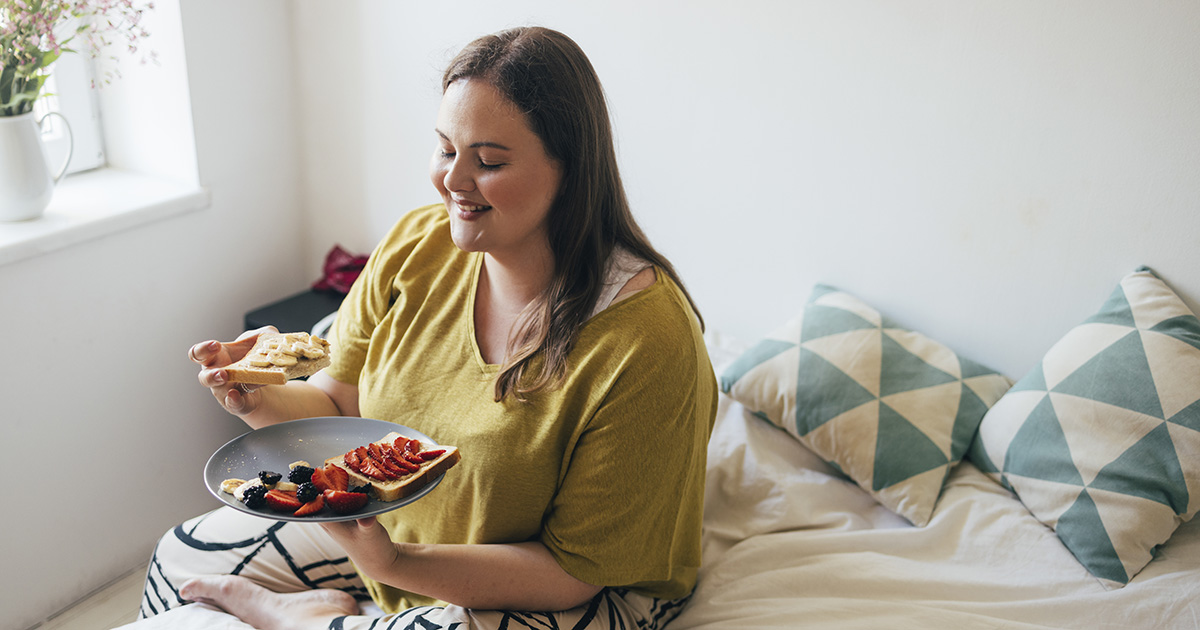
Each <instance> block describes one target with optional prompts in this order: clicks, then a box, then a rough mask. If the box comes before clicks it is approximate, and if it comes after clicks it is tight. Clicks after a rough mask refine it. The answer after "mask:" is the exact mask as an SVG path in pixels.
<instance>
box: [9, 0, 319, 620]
mask: <svg viewBox="0 0 1200 630" xmlns="http://www.w3.org/2000/svg"><path fill="white" fill-rule="evenodd" d="M161 4H164V5H169V4H170V2H164V3H161ZM182 14H183V31H184V36H185V40H186V51H185V52H186V57H187V62H188V67H189V70H190V73H189V74H190V94H191V115H192V118H193V121H194V126H195V145H196V146H195V149H196V150H195V153H196V158H195V159H196V162H197V164H198V167H199V180H200V183H201V184H202V185H204V186H206V187H208V188H209V190H210V191H211V195H212V205H211V207H209V208H207V209H204V210H201V211H198V212H194V213H191V214H187V215H184V216H180V217H175V218H171V219H167V220H163V221H160V222H156V223H152V224H149V225H145V226H142V227H139V228H135V229H131V230H129V231H126V232H123V233H120V234H117V235H113V236H109V237H104V238H101V239H99V240H93V241H89V242H86V243H82V244H79V245H75V246H71V247H69V248H67V249H63V250H60V251H56V252H53V253H50V254H46V255H42V256H39V257H36V258H30V259H26V260H24V261H21V262H18V263H13V264H9V265H4V266H0V327H2V328H3V335H4V339H5V341H4V347H5V352H6V355H7V356H8V357H9V358H8V359H7V360H5V361H3V362H0V393H2V395H0V450H2V452H3V454H4V461H5V466H4V469H5V471H6V472H5V473H4V475H3V476H4V478H5V482H4V483H3V484H2V487H3V489H2V490H0V504H2V505H3V506H4V508H3V513H4V518H3V523H2V524H0V530H2V534H0V549H2V553H0V558H3V565H4V567H5V569H4V571H2V572H0V628H5V629H9V628H13V629H17V630H21V629H24V628H27V627H29V626H30V625H32V624H34V623H36V622H38V621H40V620H41V619H43V618H44V617H45V616H46V615H48V614H50V613H52V612H54V611H56V610H58V609H59V608H61V607H63V606H65V605H67V604H70V603H71V602H73V601H75V600H76V599H78V598H79V597H81V596H83V595H85V594H86V593H88V592H90V591H91V590H93V589H95V588H97V587H99V586H101V585H102V584H104V583H105V582H107V581H109V580H111V579H114V578H115V577H117V576H119V575H121V574H123V573H124V572H126V571H128V570H129V569H131V568H133V567H135V566H141V565H144V564H146V563H147V561H148V560H149V556H150V552H151V549H152V547H153V544H154V542H155V541H156V540H157V539H158V536H159V535H160V534H161V533H163V532H165V531H166V530H167V529H168V528H169V527H171V526H173V525H175V524H177V523H179V522H182V521H183V520H185V519H186V518H189V517H191V516H194V515H196V514H199V513H200V512H202V511H205V510H207V509H210V508H211V507H215V506H216V505H217V504H216V500H215V499H213V498H212V497H211V496H210V495H209V494H208V493H207V491H206V490H205V489H204V486H203V483H202V481H201V471H202V469H203V465H204V462H205V461H206V460H207V458H208V456H209V455H210V454H211V453H212V452H213V451H214V450H216V448H217V447H218V446H220V445H221V444H223V443H224V442H225V441H227V440H229V439H231V438H232V437H234V436H236V435H238V434H240V433H242V432H244V431H245V428H244V425H242V424H241V422H240V421H238V420H236V419H235V418H232V417H231V416H228V415H227V414H225V413H224V412H221V411H220V410H219V408H218V407H217V406H216V404H215V403H214V402H213V401H212V398H211V396H209V395H208V393H207V391H206V390H203V389H201V388H200V387H199V386H198V384H197V383H196V370H195V369H194V368H193V366H192V365H191V363H190V362H189V361H188V360H187V358H186V355H185V353H186V351H187V348H188V346H189V345H191V344H192V343H194V342H196V341H200V340H203V339H208V338H212V337H220V338H230V337H232V336H233V335H235V334H236V333H237V332H239V331H240V326H241V317H242V314H243V313H244V312H246V311H247V310H249V309H251V308H253V307H255V306H259V305H261V304H263V303H264V302H267V301H270V300H274V299H277V298H280V297H283V296H285V295H288V294H290V293H293V292H295V291H297V290H300V289H302V288H304V286H305V285H306V284H307V283H308V282H311V281H312V280H314V279H316V277H317V276H318V275H319V269H318V268H308V267H306V266H305V265H304V264H303V263H300V262H297V252H302V251H303V246H302V245H296V243H299V242H301V241H302V239H303V226H302V225H301V224H300V222H299V221H298V216H299V215H298V208H299V205H300V202H299V199H300V193H301V187H300V185H299V180H298V173H299V167H298V160H297V157H296V155H297V153H298V140H297V137H296V132H297V129H298V125H297V121H296V114H295V110H294V99H293V92H294V86H293V84H294V75H293V63H292V57H291V33H290V30H289V28H288V19H287V16H288V9H287V6H286V4H285V3H284V2H282V1H279V0H276V1H270V2H268V1H261V2H253V3H245V2H239V1H236V0H221V1H214V0H203V1H194V0H185V1H184V3H183V6H182ZM233 18H236V19H233ZM152 28H153V27H152ZM174 28H175V29H179V22H178V20H177V21H176V22H175V23H174ZM154 72H155V70H154V68H153V67H150V68H146V69H144V70H142V71H139V70H136V69H134V68H127V69H126V72H125V74H126V78H127V79H129V80H157V81H170V80H173V79H171V78H170V77H169V76H163V77H155V75H154ZM135 75H143V76H141V77H137V76H135ZM154 115H155V114H154V112H149V113H148V116H154ZM172 115H175V114H172ZM268 236H272V237H276V236H277V237H278V238H279V242H274V241H273V239H272V238H267V237H268ZM300 257H301V258H302V257H303V256H302V254H301V255H300Z"/></svg>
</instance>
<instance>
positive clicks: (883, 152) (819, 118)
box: [297, 0, 1200, 376]
mask: <svg viewBox="0 0 1200 630" xmlns="http://www.w3.org/2000/svg"><path fill="white" fill-rule="evenodd" d="M297 6H298V9H299V10H298V12H297V24H298V33H300V34H301V38H302V40H303V41H305V42H306V45H304V46H302V47H299V48H298V50H297V53H298V61H299V62H300V64H301V67H302V68H304V71H303V72H302V73H301V80H300V86H301V91H300V97H301V98H300V100H301V102H302V103H320V102H321V101H322V99H323V98H326V97H327V96H328V94H327V87H328V83H327V82H326V81H322V80H320V79H319V77H323V76H328V75H332V74H335V71H336V69H339V68H344V67H345V66H344V64H343V61H344V60H345V59H346V58H347V57H348V58H351V59H354V60H356V61H358V62H360V63H361V66H359V67H356V68H354V69H353V70H350V71H349V72H347V73H346V74H344V75H339V76H342V77H343V78H345V79H347V80H348V82H349V83H348V84H345V88H346V89H345V90H344V91H345V92H348V93H350V94H354V95H356V96H359V98H357V99H355V102H353V103H352V104H351V105H350V107H349V108H348V109H347V110H346V111H347V113H348V116H347V117H346V118H344V119H341V120H339V121H338V122H337V123H336V124H337V125H339V128H338V130H337V134H338V137H339V140H338V141H335V140H334V139H332V138H329V137H326V136H324V135H323V134H324V132H319V133H322V137H321V140H322V145H321V147H322V150H321V151H320V152H311V151H310V152H308V153H306V156H305V166H306V168H308V169H309V170H308V171H307V175H308V176H307V178H306V181H307V182H308V183H309V185H310V192H309V194H307V195H306V199H337V198H343V199H345V200H346V201H347V203H346V204H345V205H336V204H331V205H328V206H324V207H310V208H309V211H310V216H311V218H312V220H313V225H314V227H315V233H319V234H329V235H333V236H335V237H336V239H337V240H339V241H341V242H345V243H347V244H352V245H354V246H356V247H359V248H363V249H366V248H369V247H370V246H371V245H372V244H373V243H374V242H375V240H376V239H378V238H379V237H380V236H382V234H383V231H384V230H385V229H386V227H387V226H388V225H390V224H391V222H392V221H393V220H395V218H396V217H397V216H398V215H399V214H401V213H402V212H404V211H406V210H408V209H410V208H412V207H415V206H417V205H420V204H424V203H429V202H432V201H436V200H437V198H436V196H435V195H434V193H433V189H432V188H431V186H430V184H429V182H428V178H427V176H426V172H427V166H426V165H427V162H428V156H429V155H430V153H431V152H432V150H433V146H434V145H433V132H432V127H433V121H434V112H435V110H436V106H437V99H438V89H437V82H438V78H439V76H440V70H441V68H442V67H443V66H444V65H445V62H446V61H447V60H448V59H449V57H450V56H451V55H452V54H453V52H454V51H456V50H457V49H458V48H459V47H461V46H462V45H463V44H465V43H466V42H468V41H469V40H470V39H472V38H473V37H475V36H477V35H479V34H483V33H487V32H492V31H495V30H499V29H501V28H505V27H508V26H514V25H521V24H530V23H535V24H541V25H545V26H549V27H553V28H558V29H560V30H563V31H565V32H567V33H568V34H569V35H571V36H572V37H573V38H574V39H576V41H578V42H579V43H580V45H581V46H582V47H583V48H584V50H585V51H587V52H588V54H589V56H590V57H591V59H592V62H593V64H594V65H595V66H596V68H597V70H598V71H599V73H600V76H601V79H602V80H603V82H604V84H605V87H606V90H607V92H608V95H609V97H610V104H611V107H612V110H613V115H614V118H615V122H616V127H617V130H618V133H619V135H620V137H619V150H620V157H621V161H622V168H623V174H624V177H625V181H626V184H627V186H628V189H629V193H630V196H631V198H632V201H633V203H634V209H635V213H636V214H637V216H638V217H639V219H640V221H641V222H642V224H643V227H644V228H646V230H647V231H648V233H649V234H650V236H651V238H652V239H653V240H654V241H655V243H656V244H657V245H658V246H659V247H660V248H661V249H662V250H664V252H665V253H666V254H667V255H668V256H670V257H671V258H672V259H673V260H674V261H675V262H676V264H677V265H678V267H679V269H680V271H681V273H682V274H683V276H684V279H685V281H687V282H688V284H689V286H690V288H691V290H692V291H693V293H694V294H695V297H696V298H697V300H698V301H699V303H700V305H701V308H702V310H703V312H704V314H705V316H706V318H707V319H708V322H709V324H710V326H712V327H713V328H716V329H719V330H723V331H727V332H732V333H735V334H736V335H738V336H739V337H744V338H746V339H747V340H750V339H753V338H755V337H757V336H758V335H760V334H762V333H764V332H766V331H768V330H769V329H771V328H773V327H774V326H775V325H777V324H778V323H780V322H782V321H783V319H785V318H786V317H788V316H790V315H791V314H792V313H794V312H795V311H797V310H798V309H799V308H800V306H801V304H802V303H803V301H804V300H805V299H806V297H807V294H808V291H809V289H810V288H811V286H812V285H813V284H814V283H816V282H826V283H833V284H836V285H838V286H840V287H841V288H843V289H845V290H848V291H850V292H852V293H856V294H858V295H859V296H860V297H861V298H863V299H864V300H866V301H868V302H870V303H872V304H874V305H875V306H876V307H878V308H880V309H882V310H883V311H884V312H885V313H888V314H890V315H891V316H892V317H893V318H894V319H896V320H899V321H900V322H902V323H905V324H908V325H910V326H913V327H915V328H917V329H918V330H921V331H923V332H926V333H928V334H930V335H932V336H934V337H936V338H938V339H941V340H942V341H944V342H945V343H948V344H950V345H951V346H952V347H954V348H956V349H958V350H960V351H961V352H963V353H964V354H967V355H968V356H971V357H973V358H975V359H977V360H978V361H981V362H984V363H987V364H990V365H992V366H993V367H995V368H997V369H1000V370H1002V371H1004V372H1006V373H1008V374H1009V375H1012V376H1020V375H1021V374H1023V373H1024V371H1025V370H1026V369H1028V368H1029V367H1030V366H1031V365H1032V363H1033V362H1034V361H1035V360H1036V359H1037V358H1038V357H1040V354H1041V353H1042V352H1043V351H1044V350H1045V349H1046V348H1048V347H1049V345H1050V344H1051V343H1052V342H1053V341H1054V340H1056V339H1057V338H1058V337H1059V336H1060V335H1061V334H1062V333H1063V332H1064V331H1065V330H1066V329H1067V328H1069V327H1070V326H1071V325H1073V324H1074V323H1076V322H1077V321H1079V320H1080V319H1082V318H1084V317H1086V316H1088V315H1090V314H1091V312H1092V311H1093V310H1094V309H1096V308H1098V307H1099V305H1100V304H1101V303H1102V302H1103V301H1104V299H1105V298H1107V296H1108V294H1109V293H1110V292H1111V290H1112V289H1113V287H1114V286H1115V285H1116V282H1117V281H1118V280H1119V279H1120V277H1121V276H1122V275H1124V274H1125V273H1126V272H1128V271H1130V270H1132V269H1133V268H1134V267H1136V266H1138V265H1141V264H1148V265H1151V266H1152V267H1154V268H1156V269H1157V270H1158V271H1159V273H1160V274H1161V275H1163V276H1164V277H1165V278H1166V280H1167V281H1168V282H1170V283H1171V284H1172V285H1173V286H1174V287H1175V288H1176V289H1177V290H1179V291H1181V292H1182V293H1184V294H1185V297H1186V298H1187V299H1188V300H1189V302H1190V304H1191V305H1192V306H1193V307H1195V306H1196V305H1197V299H1200V274H1198V273H1197V271H1196V270H1197V268H1198V267H1200V254H1198V253H1197V251H1200V248H1198V247H1197V246H1198V245H1200V237H1198V236H1197V235H1198V234H1200V218H1198V217H1200V212H1197V209H1200V178H1198V177H1196V173H1197V172H1200V4H1197V3H1196V2H1192V1H1186V0H1178V1H1155V2H1147V3H1143V2H1139V3H1130V2H1124V1H1103V2H1097V1H1093V0H1068V1H1062V2H1052V3H1047V2H1043V1H1041V0H1019V1H1016V2H1014V1H1011V0H976V1H973V2H954V1H952V0H921V1H917V0H903V1H900V2H896V1H892V0H886V1H885V0H876V1H864V0H849V1H839V2H833V1H817V0H807V1H784V0H746V1H743V2H726V1H723V0H708V1H703V2H687V3H684V2H661V1H649V2H648V1H646V0H614V1H613V2H606V3H602V4H601V3H591V4H588V5H586V6H585V5H580V4H578V3H564V2H554V1H550V0H547V1H521V2H504V3H495V2H480V1H471V2H426V3H407V2H405V3H396V2H380V1H376V2H356V3H338V7H339V9H340V8H341V7H344V6H347V7H348V9H347V10H346V11H345V12H343V11H341V10H339V11H330V10H329V5H327V4H325V3H323V2H317V1H308V2H301V3H299V4H298V5H297ZM317 34H323V35H328V36H330V37H329V38H328V39H320V38H318V37H317ZM329 111H331V110H330V108H328V107H324V106H323V107H321V108H319V109H304V108H302V117H303V118H302V120H303V121H304V124H305V127H306V129H315V128H317V127H318V126H319V125H320V124H322V123H325V122H326V121H328V119H329ZM326 131H329V128H328V127H327V128H326ZM305 137H306V138H312V137H313V134H311V133H306V136H305ZM339 141H340V147H341V148H342V150H341V151H338V150H331V149H332V148H333V147H334V146H337V144H336V142H339ZM339 165H341V166H345V165H352V169H350V170H352V172H353V173H354V174H355V175H354V177H344V176H343V174H342V173H341V172H340V171H339V170H338V166H339ZM322 171H324V172H325V175H324V176H322V175H321V173H322ZM323 247H324V248H327V247H328V245H326V244H323V243H321V244H316V245H314V253H315V252H320V251H322V248H323Z"/></svg>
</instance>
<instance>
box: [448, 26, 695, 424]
mask: <svg viewBox="0 0 1200 630" xmlns="http://www.w3.org/2000/svg"><path fill="white" fill-rule="evenodd" d="M461 79H480V80H483V81H486V82H488V83H489V84H491V85H492V86H494V87H495V88H497V89H498V90H500V92H501V93H502V94H504V95H505V96H506V97H508V99H509V100H510V101H511V102H512V103H513V104H514V105H516V106H517V108H518V109H519V110H520V111H522V112H524V113H525V116H526V119H527V120H528V122H529V124H530V126H531V128H532V129H533V132H534V133H535V134H537V136H538V137H539V138H540V139H541V141H542V144H543V145H544V146H545V149H546V152H547V154H548V155H549V157H550V158H551V159H553V160H555V161H556V162H558V164H559V166H560V167H561V169H562V174H563V177H562V184H561V187H560V189H559V192H558V197H557V198H556V200H555V201H554V204H553V205H552V206H551V208H550V214H549V217H548V219H547V222H548V232H549V237H550V249H551V251H552V252H553V254H554V273H553V277H552V279H551V281H550V284H549V286H547V287H546V289H545V291H543V292H542V294H541V295H540V296H539V297H538V298H537V299H535V300H534V301H533V302H531V303H530V304H529V305H528V306H527V307H526V308H525V310H524V312H522V314H521V318H520V320H519V323H518V325H517V326H518V327H517V333H516V334H515V335H513V336H512V337H510V339H509V348H508V353H507V357H508V358H507V359H506V361H505V364H504V365H503V366H502V368H501V370H500V374H499V376H498V377H497V379H496V385H495V396H496V400H497V401H499V400H502V399H504V398H505V397H506V396H509V395H513V396H515V398H516V399H517V400H519V401H524V400H526V394H530V393H534V392H537V391H539V390H541V389H543V388H546V387H548V386H549V387H553V386H557V385H558V384H559V383H561V382H562V379H563V378H564V377H565V375H566V371H567V357H568V356H569V354H570V352H571V349H572V348H573V347H574V345H575V340H576V339H577V337H578V334H579V328H580V327H581V326H582V325H583V323H584V322H585V321H587V318H588V316H589V315H590V314H591V311H592V309H593V308H594V305H595V303H596V300H597V298H598V296H599V295H600V291H601V290H602V288H603V281H604V273H605V266H606V263H607V261H608V257H609V255H610V254H611V253H612V251H613V248H614V247H616V246H617V245H622V246H624V247H625V248H627V249H628V250H629V251H631V252H633V253H634V254H636V255H637V256H639V257H641V258H643V259H645V260H647V261H649V262H651V263H653V264H654V265H655V266H656V267H658V269H659V270H661V271H662V272H665V273H666V274H667V275H668V276H670V277H671V279H672V280H674V281H675V283H676V284H678V285H679V286H680V288H681V289H682V287H683V283H682V282H681V281H680V279H679V275H678V274H677V273H676V271H675V268H674V266H672V265H671V263H670V261H668V260H667V259H666V258H665V257H663V256H662V254H659V253H658V251H657V250H655V249H654V247H652V246H651V245H650V241H649V240H648V239H647V238H646V235H645V234H644V233H643V232H642V230H641V228H640V227H638V225H637V222H636V221H635V220H634V218H633V214H632V213H631V212H630V210H629V201H628V199H627V198H626V196H625V188H624V186H623V185H622V184H621V175H620V173H619V172H618V170H617V155H616V150H615V148H614V146H613V135H612V126H611V123H610V121H609V116H608V106H607V104H606V103H605V98H604V90H603V88H602V87H601V85H600V79H599V78H598V77H597V76H596V71H595V69H594V68H592V64H591V62H590V61H588V58H587V56H586V55H585V54H584V53H583V50H582V49H580V48H579V46H578V45H577V44H576V43H575V42H574V41H572V40H571V38H569V37H567V36H566V35H564V34H562V33H559V32H558V31H554V30H551V29H547V28H541V27H523V28H514V29H510V30H506V31H502V32H499V33H496V34H493V35H486V36H484V37H480V38H479V39H476V40H475V41H473V42H471V43H470V44H468V45H467V46H466V47H465V48H464V49H463V50H462V51H461V52H459V53H458V55H457V56H456V57H455V58H454V59H453V60H452V61H451V62H450V65H449V66H448V67H447V68H446V72H445V74H444V75H443V77H442V90H443V91H445V90H446V88H448V87H449V86H450V84H452V83H454V82H455V81H458V80H461ZM684 295H685V296H687V299H688V302H689V303H690V304H691V306H692V310H693V311H694V312H695V313H696V317H697V318H698V319H699V318H700V314H699V310H698V309H697V308H696V305H695V302H693V301H692V298H691V296H690V295H689V294H688V293H687V291H686V289H684ZM699 321H700V325H701V326H702V327H703V319H699ZM539 357H540V359H541V367H540V370H537V368H536V367H535V362H536V360H537V359H538V358H539ZM531 370H537V371H536V372H532V371H531ZM527 372H528V378H526V376H527Z"/></svg>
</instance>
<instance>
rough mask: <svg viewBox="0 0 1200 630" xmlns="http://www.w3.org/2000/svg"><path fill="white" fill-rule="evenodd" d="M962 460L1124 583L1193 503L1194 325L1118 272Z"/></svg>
mask: <svg viewBox="0 0 1200 630" xmlns="http://www.w3.org/2000/svg"><path fill="white" fill-rule="evenodd" d="M968 459H970V460H972V461H973V462H974V463H975V464H977V465H978V466H979V468H980V469H982V470H984V471H985V472H987V473H988V474H989V475H991V476H992V477H993V478H994V479H996V480H997V481H999V482H1000V483H1002V484H1004V485H1005V486H1006V487H1008V488H1009V489H1010V490H1012V491H1014V492H1015V493H1016V494H1017V496H1018V497H1019V498H1020V500H1021V502H1022V503H1024V504H1025V506H1026V507H1028V508H1029V510H1030V511H1031V512H1033V514H1034V516H1036V517H1037V518H1038V519H1039V520H1041V521H1042V522H1043V523H1045V524H1046V525H1048V526H1049V527H1051V528H1053V529H1054V530H1055V532H1056V533H1057V534H1058V537H1059V539H1061V540H1062V542H1063V544H1064V545H1066V547H1067V548H1068V549H1070V550H1071V552H1072V553H1073V554H1075V557H1076V558H1078V559H1079V561H1080V563H1082V564H1083V566H1084V567H1086V568H1087V569H1088V570H1089V571H1090V572H1091V573H1092V575H1094V576H1096V577H1097V578H1099V579H1100V580H1101V582H1102V583H1103V584H1104V585H1105V586H1106V587H1109V588H1115V587H1120V586H1123V585H1124V584H1126V583H1128V582H1129V580H1130V579H1132V578H1133V577H1134V576H1135V575H1137V573H1138V572H1139V571H1141V570H1142V568H1143V567H1145V566H1146V564H1148V563H1149V562H1150V561H1151V560H1152V558H1153V554H1154V550H1155V548H1156V547H1157V546H1158V545H1161V544H1162V543H1164V542H1166V541H1167V539H1168V538H1169V537H1170V536H1171V534H1172V533H1173V532H1174V531H1175V529H1176V528H1177V527H1178V526H1179V525H1180V524H1182V523H1184V522H1186V521H1188V520H1190V519H1191V518H1192V517H1193V516H1194V515H1195V514H1196V511H1197V509H1200V320H1198V319H1197V318H1196V316H1195V315H1194V314H1193V313H1192V312H1191V311H1190V310H1189V309H1188V307H1187V305H1185V304H1184V303H1183V301H1182V300H1181V299H1179V297H1178V296H1177V295H1176V294H1175V293H1174V292H1173V291H1172V290H1171V289H1170V288H1169V287H1168V286H1167V285H1166V283H1164V282H1163V281H1162V280H1161V279H1160V278H1159V277H1158V276H1157V275H1155V274H1154V272H1153V271H1152V270H1150V269H1148V268H1145V267H1143V268H1141V269H1138V270H1136V271H1135V272H1133V273H1131V274H1129V275H1128V276H1126V277H1125V278H1124V279H1122V280H1121V282H1120V284H1119V285H1118V286H1117V288H1116V290H1114V291H1113V293H1112V295H1111V296H1110V297H1109V298H1108V300H1107V301H1106V302H1105V303H1104V305H1103V306H1102V307H1101V308H1100V310H1099V312H1097V313H1096V314H1095V315H1093V316H1092V317H1090V318H1088V319H1087V320H1085V321H1084V322H1082V323H1081V324H1080V325H1078V326H1076V327H1075V328H1073V329H1072V330H1071V331H1069V332H1068V333H1067V334H1066V335H1065V336H1064V337H1063V338H1062V339H1061V340H1059V341H1058V342H1057V343H1056V344H1055V345H1054V346H1053V347H1052V348H1050V350H1049V351H1048V352H1047V353H1046V356H1045V357H1043V358H1042V360H1041V361H1040V362H1039V363H1038V364H1037V365H1036V366H1035V367H1034V368H1033V369H1032V370H1030V372H1029V374H1027V375H1025V377H1024V378H1022V379H1021V380H1019V381H1018V382H1017V383H1016V384H1015V385H1013V387H1012V389H1011V390H1009V392H1008V393H1007V394H1005V395H1004V397H1003V398H1001V400H1000V401H999V402H997V403H996V405H995V406H994V407H992V408H991V410H990V411H988V413H987V414H986V415H985V416H984V419H983V422H982V424H981V425H980V427H979V433H978V436H977V437H976V439H975V442H974V443H973V444H972V445H971V449H970V453H969V454H968Z"/></svg>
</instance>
